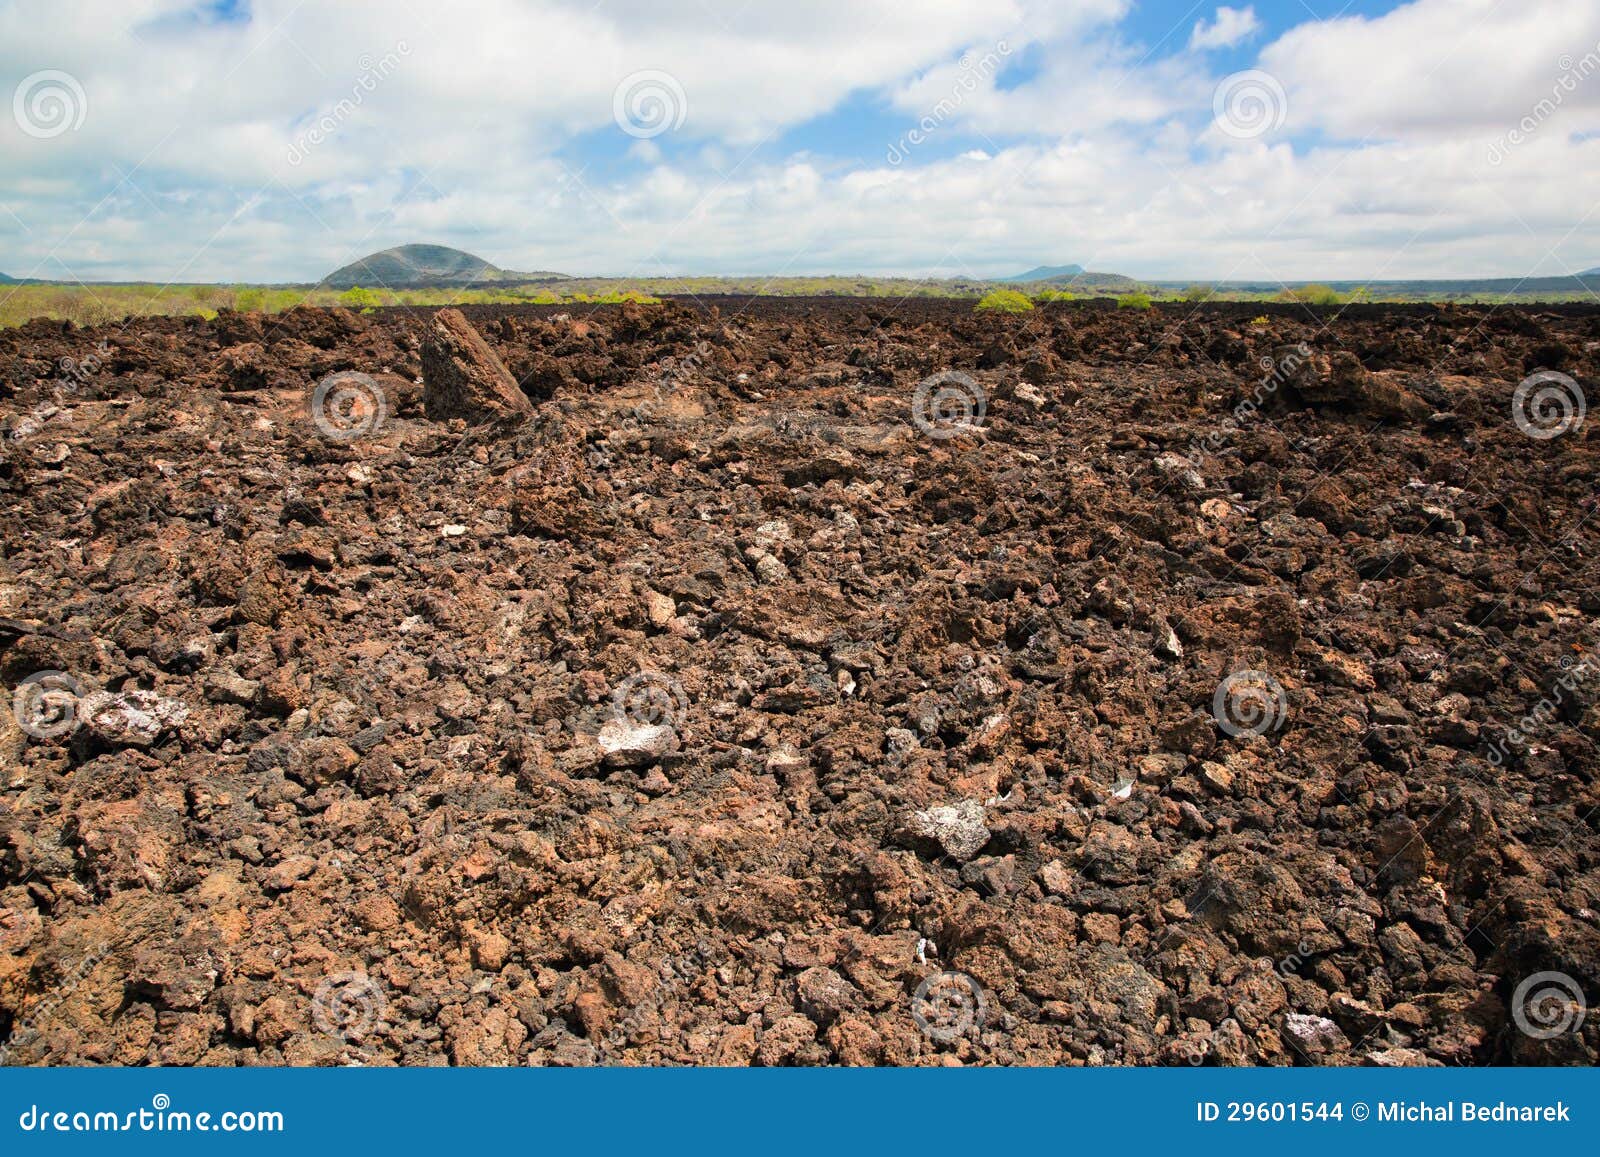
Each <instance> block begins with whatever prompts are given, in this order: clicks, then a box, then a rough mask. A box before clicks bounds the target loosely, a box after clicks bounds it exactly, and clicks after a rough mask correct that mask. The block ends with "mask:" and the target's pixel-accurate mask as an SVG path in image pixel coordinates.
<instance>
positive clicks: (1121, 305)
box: [1117, 293, 1153, 309]
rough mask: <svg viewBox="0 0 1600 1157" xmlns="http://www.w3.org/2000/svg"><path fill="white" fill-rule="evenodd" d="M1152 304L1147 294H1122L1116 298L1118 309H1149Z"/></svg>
mask: <svg viewBox="0 0 1600 1157" xmlns="http://www.w3.org/2000/svg"><path fill="white" fill-rule="evenodd" d="M1152 304H1153V303H1152V302H1151V300H1150V295H1149V294H1148V293H1124V294H1123V295H1122V296H1121V297H1119V298H1117V308H1118V309H1149V308H1150V306H1151V305H1152Z"/></svg>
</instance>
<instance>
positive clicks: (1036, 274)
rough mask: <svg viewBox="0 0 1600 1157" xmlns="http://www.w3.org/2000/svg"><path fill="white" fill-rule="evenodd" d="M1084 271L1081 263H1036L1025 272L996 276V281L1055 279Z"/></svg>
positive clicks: (1075, 275)
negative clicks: (1008, 275)
mask: <svg viewBox="0 0 1600 1157" xmlns="http://www.w3.org/2000/svg"><path fill="white" fill-rule="evenodd" d="M1086 272H1088V271H1087V270H1086V269H1084V267H1083V266H1081V265H1036V266H1034V267H1033V268H1032V269H1030V270H1028V272H1026V273H1018V274H1015V275H1013V276H1011V277H997V278H995V280H996V281H1055V280H1056V279H1057V278H1061V277H1082V276H1083V275H1084V274H1085V273H1086Z"/></svg>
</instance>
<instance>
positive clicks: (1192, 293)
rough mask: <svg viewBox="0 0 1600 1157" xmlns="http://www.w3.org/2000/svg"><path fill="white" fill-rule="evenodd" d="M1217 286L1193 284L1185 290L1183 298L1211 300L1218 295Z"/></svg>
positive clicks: (1200, 300)
mask: <svg viewBox="0 0 1600 1157" xmlns="http://www.w3.org/2000/svg"><path fill="white" fill-rule="evenodd" d="M1216 292H1217V290H1216V287H1215V286H1212V285H1191V286H1189V288H1187V289H1185V290H1184V291H1183V300H1185V301H1188V302H1202V301H1210V300H1211V299H1212V297H1214V296H1215V295H1216Z"/></svg>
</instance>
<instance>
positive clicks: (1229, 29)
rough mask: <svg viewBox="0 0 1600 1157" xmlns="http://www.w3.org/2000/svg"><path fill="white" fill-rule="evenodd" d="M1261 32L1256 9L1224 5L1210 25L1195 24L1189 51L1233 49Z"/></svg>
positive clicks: (1203, 22)
mask: <svg viewBox="0 0 1600 1157" xmlns="http://www.w3.org/2000/svg"><path fill="white" fill-rule="evenodd" d="M1259 31H1261V21H1259V20H1257V19H1256V10H1255V9H1254V8H1248V7H1247V8H1229V7H1227V6H1226V5H1224V6H1223V7H1221V8H1218V9H1217V15H1216V17H1215V18H1214V19H1213V20H1211V21H1210V22H1209V23H1208V22H1206V21H1205V20H1200V21H1197V22H1196V23H1195V26H1194V31H1193V32H1192V33H1190V35H1189V51H1190V52H1205V51H1207V50H1209V49H1213V48H1232V47H1233V46H1234V45H1236V44H1240V43H1242V42H1243V41H1245V40H1247V39H1248V38H1249V37H1251V36H1254V35H1255V34H1256V33H1257V32H1259Z"/></svg>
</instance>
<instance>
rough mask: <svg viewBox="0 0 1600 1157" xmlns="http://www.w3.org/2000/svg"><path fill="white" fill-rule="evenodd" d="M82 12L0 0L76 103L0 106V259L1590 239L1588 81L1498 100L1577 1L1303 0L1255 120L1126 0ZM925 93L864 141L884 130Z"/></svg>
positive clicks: (705, 259) (826, 261)
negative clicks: (1270, 119)
mask: <svg viewBox="0 0 1600 1157" xmlns="http://www.w3.org/2000/svg"><path fill="white" fill-rule="evenodd" d="M86 12H88V9H84V8H80V7H79V6H78V5H76V4H75V3H73V2H72V0H66V2H64V3H60V4H55V5H51V6H48V7H43V8H37V7H35V8H31V10H30V11H29V12H28V13H27V15H26V18H24V16H23V14H22V13H20V12H19V10H18V6H15V5H12V6H0V81H3V82H4V89H5V91H3V92H0V96H8V95H10V94H11V91H12V90H13V89H14V87H15V86H17V85H18V84H19V83H20V82H21V81H22V80H23V78H24V77H28V76H30V75H33V74H37V73H40V72H42V71H45V70H58V71H61V72H65V73H67V74H69V75H70V76H72V77H73V78H74V79H75V80H76V81H77V82H78V83H79V84H80V85H81V88H82V92H83V97H84V100H85V102H86V105H87V107H86V110H85V115H84V116H83V119H82V123H81V125H79V126H78V127H76V128H71V129H67V130H64V131H62V132H60V133H59V134H57V135H53V136H39V135H32V134H30V133H28V132H27V131H24V128H23V126H22V125H21V124H20V123H18V122H17V121H16V118H15V117H12V116H7V115H5V112H6V111H7V110H4V109H0V270H3V271H4V272H6V273H9V274H11V275H13V276H29V275H32V276H45V277H83V278H94V277H100V278H113V277H114V278H129V277H138V278H157V279H163V280H164V279H173V280H239V279H252V280H282V281H302V280H309V279H314V278H316V277H318V276H320V275H321V274H323V273H325V272H326V271H328V270H329V269H332V268H335V267H336V266H338V265H341V264H344V263H345V262H348V261H350V260H352V259H353V258H355V257H358V256H361V255H362V254H364V253H366V252H369V251H371V250H373V249H377V248H382V247H385V246H389V245H394V244H400V243H404V242H407V241H419V240H427V241H438V242H443V243H446V244H454V245H459V246H460V247H462V248H465V249H469V250H472V251H474V252H477V253H480V254H481V255H483V256H484V257H486V258H488V259H489V260H491V261H494V262H496V263H498V264H501V265H504V266H508V267H511V268H518V269H559V270H564V271H568V272H574V273H607V274H619V275H626V274H630V273H634V274H641V275H642V274H651V275H655V274H661V273H674V272H684V273H699V272H719V271H726V272H736V273H778V272H789V273H796V274H799V273H817V272H851V273H853V272H866V273H880V274H887V273H914V274H921V273H934V272H941V273H955V272H960V273H971V274H985V275H986V274H997V273H1005V272H1013V271H1015V270H1017V269H1020V268H1026V267H1028V266H1031V265H1035V264H1038V263H1039V262H1040V261H1041V260H1043V259H1045V258H1047V257H1048V258H1049V259H1051V260H1057V259H1059V260H1072V261H1079V262H1082V263H1083V264H1085V265H1089V266H1091V267H1095V268H1101V269H1112V270H1118V271H1123V272H1128V273H1132V274H1135V275H1140V276H1147V277H1148V276H1162V275H1165V276H1172V277H1223V276H1227V275H1229V274H1230V273H1231V274H1232V275H1234V276H1238V277H1250V278H1280V279H1285V280H1287V279H1294V278H1311V277H1319V278H1335V277H1359V276H1378V275H1380V274H1382V275H1386V276H1407V277H1411V276H1425V275H1428V274H1433V275H1438V276H1458V275H1465V274H1480V273H1481V274H1484V275H1489V274H1501V275H1515V274H1523V273H1533V272H1542V273H1560V272H1563V271H1564V270H1566V269H1571V268H1587V267H1588V266H1591V265H1594V264H1596V263H1597V261H1600V222H1597V221H1593V220H1591V219H1590V216H1589V215H1590V213H1591V211H1592V209H1593V205H1592V195H1591V194H1589V193H1588V192H1587V190H1590V189H1593V188H1594V187H1595V185H1596V180H1597V178H1600V139H1597V137H1596V133H1597V130H1600V117H1597V115H1596V112H1597V109H1600V75H1594V76H1592V77H1588V76H1585V77H1582V78H1580V79H1579V80H1578V81H1576V82H1575V84H1574V88H1573V90H1572V91H1570V92H1565V91H1564V92H1562V94H1561V99H1560V100H1559V101H1557V102H1547V105H1546V106H1545V107H1544V109H1543V111H1541V112H1540V113H1539V114H1538V117H1537V121H1536V123H1535V124H1534V126H1533V131H1531V132H1523V131H1522V130H1521V129H1520V128H1519V126H1520V125H1521V124H1522V123H1523V121H1524V120H1526V119H1527V118H1528V117H1529V116H1531V115H1533V114H1532V111H1531V110H1534V109H1536V108H1539V107H1540V106H1539V104H1538V102H1539V101H1540V100H1541V98H1543V97H1548V96H1549V95H1550V93H1551V91H1552V90H1553V86H1555V87H1558V86H1559V83H1560V76H1561V75H1562V74H1561V73H1560V72H1559V71H1558V69H1559V68H1560V67H1561V63H1560V62H1561V60H1562V58H1563V57H1564V56H1565V57H1567V58H1568V65H1569V66H1570V69H1571V70H1572V71H1573V72H1574V74H1576V73H1577V71H1578V70H1580V68H1581V67H1582V63H1581V62H1582V61H1584V60H1585V58H1586V55H1587V54H1590V53H1592V52H1595V51H1596V49H1597V45H1600V11H1597V10H1595V8H1594V6H1593V5H1591V4H1587V3H1583V2H1581V0H1526V2H1524V3H1521V4H1517V5H1509V4H1507V5H1498V6H1497V5H1494V4H1491V3H1488V2H1487V0H1412V2H1410V3H1405V4H1401V5H1399V6H1398V7H1396V8H1395V9H1394V10H1393V11H1391V12H1389V13H1388V14H1387V15H1383V16H1379V17H1348V18H1340V19H1335V20H1330V21H1323V22H1314V21H1310V20H1307V21H1306V22H1304V23H1301V24H1299V25H1297V26H1295V27H1292V28H1289V29H1288V30H1286V31H1285V32H1284V33H1283V34H1282V35H1281V36H1279V37H1278V38H1277V39H1276V40H1274V41H1272V42H1271V43H1268V44H1265V45H1264V46H1263V47H1262V49H1261V51H1260V57H1259V61H1258V66H1259V68H1261V69H1263V70H1265V71H1268V72H1270V73H1271V75H1272V76H1273V77H1275V78H1276V80H1277V81H1278V82H1279V83H1280V84H1281V85H1282V88H1283V91H1284V92H1285V94H1286V96H1287V110H1286V116H1285V123H1284V127H1283V129H1282V130H1281V131H1280V132H1277V133H1274V134H1272V135H1270V136H1267V137H1262V138H1259V139H1237V138H1234V137H1229V136H1227V135H1226V134H1223V133H1219V132H1218V131H1217V129H1216V127H1215V126H1214V125H1213V124H1212V116H1213V93H1214V91H1215V90H1216V88H1217V85H1218V83H1219V82H1220V81H1221V79H1222V78H1221V76H1219V75H1217V73H1216V72H1215V71H1213V70H1212V69H1211V68H1210V67H1209V66H1208V58H1207V57H1206V56H1205V55H1204V54H1203V53H1200V52H1194V51H1189V50H1188V49H1187V47H1186V39H1185V36H1184V32H1185V30H1187V29H1188V28H1189V25H1188V21H1189V19H1192V14H1190V15H1185V16H1184V18H1183V23H1182V25H1181V26H1179V27H1176V28H1174V29H1172V30H1171V32H1170V33H1169V34H1168V38H1167V39H1168V40H1169V41H1170V43H1169V44H1167V47H1166V48H1165V50H1161V49H1160V48H1159V44H1160V43H1161V38H1160V36H1159V30H1158V34H1155V35H1153V34H1152V33H1151V32H1150V29H1149V28H1148V27H1147V26H1141V27H1142V28H1143V31H1142V32H1141V33H1139V34H1135V32H1134V31H1133V27H1134V25H1133V23H1132V21H1131V16H1132V13H1131V6H1130V4H1129V2H1128V0H1091V2H1087V3H1083V4H1074V5H1061V4H1059V3H1049V2H1046V0H1002V2H998V3H997V2H995V0H930V2H929V3H925V4H918V5H914V6H913V5H905V4H902V3H900V2H899V0H819V4H818V5H814V6H807V8H806V9H805V10H804V11H802V10H800V9H799V8H798V7H797V6H777V5H748V6H745V8H744V9H743V10H739V9H738V8H737V6H736V5H726V6H720V5H711V4H702V3H701V2H699V0H687V2H684V3H673V2H666V0H652V2H648V3H646V2H643V0H639V2H634V0H627V2H617V0H608V2H607V3H603V4H599V5H596V4H594V3H593V2H592V0H571V2H568V0H552V2H546V3H543V4H540V5H537V6H534V5H528V4H523V3H515V2H513V0H462V2H461V3H458V4H454V5H452V6H450V7H449V8H448V9H447V10H446V9H440V8H428V9H420V8H418V6H412V5H408V4H391V3H382V4H380V3H370V4H352V5H338V6H334V5H298V4H297V3H295V0H256V2H255V3H254V4H252V5H251V6H250V8H249V9H248V18H247V19H218V18H215V17H214V16H208V15H207V14H206V12H204V11H197V10H196V9H195V7H194V6H193V5H192V4H191V3H187V2H182V0H125V2H124V3H122V4H119V5H117V6H114V7H107V6H95V7H94V8H93V10H92V18H90V17H89V16H87V15H86ZM1247 17H1248V18H1249V21H1250V22H1254V14H1253V12H1252V10H1251V9H1249V8H1242V9H1230V8H1220V9H1218V10H1217V11H1216V13H1215V15H1214V17H1213V18H1212V19H1211V20H1209V21H1204V22H1202V25H1201V26H1200V27H1198V28H1195V29H1194V30H1193V32H1192V33H1191V35H1190V36H1189V37H1188V38H1187V43H1188V44H1189V45H1195V44H1197V42H1198V43H1201V44H1203V45H1204V46H1209V45H1211V44H1212V43H1213V41H1215V42H1216V43H1222V41H1221V40H1218V39H1217V38H1219V37H1228V36H1237V37H1242V36H1244V35H1247V34H1246V33H1242V32H1240V31H1239V30H1240V28H1242V27H1243V25H1242V24H1241V23H1240V22H1241V21H1243V20H1245V19H1246V18H1247ZM486 29H492V30H493V34H492V35H486V34H485V30H486ZM1202 29H1203V30H1204V35H1201V32H1202ZM1239 42H1242V41H1239ZM1001 45H1004V51H1001V50H1000V46H1001ZM985 60H992V61H993V64H992V66H990V65H984V64H983V63H982V62H983V61H985ZM1595 62H1596V66H1597V67H1596V71H1597V72H1600V56H1597V57H1595ZM658 73H659V74H665V75H666V76H668V77H670V78H671V79H672V81H673V82H674V84H673V85H667V86H664V87H661V88H659V89H658V91H657V95H658V96H661V97H662V99H664V100H666V102H667V107H666V109H665V114H666V116H667V119H668V122H669V124H668V127H666V128H665V129H663V131H661V132H659V133H655V134H654V135H650V134H649V132H648V131H647V132H646V133H638V132H636V133H628V132H625V131H624V130H623V129H622V128H619V126H618V124H617V122H616V120H615V117H616V113H617V89H618V86H619V84H621V83H622V82H623V81H624V79H625V78H628V77H635V76H638V75H641V74H645V75H655V74H658ZM680 94H681V95H680ZM674 102H681V103H676V104H675V103H674ZM841 110H849V111H847V112H841ZM680 114H681V115H680ZM841 117H845V118H848V119H851V120H852V123H851V124H850V125H848V126H845V127H841V126H840V124H839V123H838V122H839V120H840V118H841ZM930 117H932V118H934V119H935V121H936V131H935V132H934V133H933V134H932V135H931V136H930V137H929V138H928V140H927V142H926V143H925V144H923V145H920V146H917V147H913V148H910V149H908V150H903V155H902V157H901V158H900V159H899V160H898V161H897V162H893V163H891V161H890V160H889V159H888V157H887V153H888V150H889V148H890V146H891V145H892V144H894V143H895V141H896V140H897V139H898V138H899V137H900V136H902V135H903V133H904V127H902V126H911V125H918V124H921V123H922V122H923V120H924V119H925V118H930ZM818 126H822V127H820V128H819V127H818ZM1513 130H1515V131H1516V132H1517V133H1518V135H1519V139H1518V140H1516V141H1512V140H1511V139H1510V134H1511V133H1512V132H1513ZM880 132H881V139H880V137H879V135H878V134H879V133H880ZM807 134H810V135H807ZM1552 174H1559V179H1551V175H1552Z"/></svg>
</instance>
